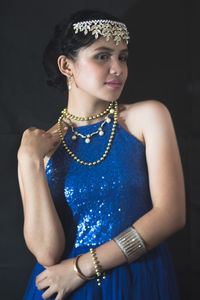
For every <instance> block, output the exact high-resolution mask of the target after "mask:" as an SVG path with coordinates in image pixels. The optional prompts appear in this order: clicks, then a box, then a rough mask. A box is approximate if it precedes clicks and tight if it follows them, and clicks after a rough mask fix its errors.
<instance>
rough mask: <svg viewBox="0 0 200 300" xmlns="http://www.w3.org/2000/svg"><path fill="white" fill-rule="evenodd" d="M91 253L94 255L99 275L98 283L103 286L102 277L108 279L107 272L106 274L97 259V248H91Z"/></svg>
mask: <svg viewBox="0 0 200 300" xmlns="http://www.w3.org/2000/svg"><path fill="white" fill-rule="evenodd" d="M90 254H91V256H92V261H93V264H94V268H95V272H96V275H97V284H98V286H101V277H102V278H103V279H106V274H105V272H103V271H102V268H101V266H100V263H99V261H98V259H97V255H96V250H95V249H93V248H90Z"/></svg>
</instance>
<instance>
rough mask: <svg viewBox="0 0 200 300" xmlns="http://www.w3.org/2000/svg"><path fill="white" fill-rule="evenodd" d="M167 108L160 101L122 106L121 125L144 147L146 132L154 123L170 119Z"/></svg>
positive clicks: (152, 100)
mask: <svg viewBox="0 0 200 300" xmlns="http://www.w3.org/2000/svg"><path fill="white" fill-rule="evenodd" d="M169 115H170V113H169V111H168V109H167V107H166V106H165V105H164V104H163V103H162V102H160V101H158V100H154V99H151V100H143V101H139V102H134V103H130V104H121V105H120V107H119V123H120V122H121V124H120V125H125V128H126V129H127V130H128V131H129V132H130V133H131V134H132V135H134V136H135V137H136V138H137V139H138V140H139V141H140V142H141V143H142V144H143V145H145V144H146V142H145V131H146V128H148V127H149V125H150V124H152V123H157V124H158V122H159V121H160V120H161V119H162V121H163V120H164V119H166V118H168V119H169Z"/></svg>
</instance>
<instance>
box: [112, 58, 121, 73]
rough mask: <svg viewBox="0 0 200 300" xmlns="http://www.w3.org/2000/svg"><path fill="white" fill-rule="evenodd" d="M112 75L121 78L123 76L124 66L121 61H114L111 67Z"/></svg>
mask: <svg viewBox="0 0 200 300" xmlns="http://www.w3.org/2000/svg"><path fill="white" fill-rule="evenodd" d="M110 74H113V75H116V76H119V75H121V74H122V66H121V63H120V61H119V60H118V61H113V62H112V64H111V66H110Z"/></svg>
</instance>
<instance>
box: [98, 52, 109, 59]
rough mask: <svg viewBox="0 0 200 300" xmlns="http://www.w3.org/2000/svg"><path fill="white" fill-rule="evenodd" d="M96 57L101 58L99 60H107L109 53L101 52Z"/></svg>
mask: <svg viewBox="0 0 200 300" xmlns="http://www.w3.org/2000/svg"><path fill="white" fill-rule="evenodd" d="M96 58H97V59H99V60H105V59H108V58H109V55H108V54H104V53H100V54H97V55H96Z"/></svg>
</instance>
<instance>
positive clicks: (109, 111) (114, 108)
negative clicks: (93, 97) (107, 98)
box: [57, 101, 118, 166]
mask: <svg viewBox="0 0 200 300" xmlns="http://www.w3.org/2000/svg"><path fill="white" fill-rule="evenodd" d="M111 115H113V126H112V130H111V134H110V138H109V140H108V144H107V147H106V149H105V152H104V154H103V155H102V156H101V157H100V158H99V159H98V160H97V161H93V162H87V161H84V160H82V159H81V158H78V157H77V156H76V155H75V154H74V153H73V152H72V151H71V150H70V149H69V147H68V146H67V144H66V142H65V139H64V137H63V134H62V130H61V122H62V121H64V120H63V119H66V121H65V122H66V123H67V124H68V125H69V126H70V127H71V129H72V132H73V135H72V140H73V141H76V140H77V138H78V137H81V138H83V139H84V140H85V142H86V143H87V144H89V143H90V142H91V138H92V137H93V136H94V135H96V134H99V136H103V135H104V131H103V127H104V125H105V124H106V123H110V122H111V121H112V119H111ZM117 115H118V103H117V101H113V102H111V103H110V104H109V106H108V107H107V108H106V109H105V110H104V111H103V112H101V113H99V114H97V115H94V116H90V117H77V116H74V115H72V114H70V113H69V112H68V111H67V109H66V108H65V109H63V110H62V112H61V116H60V117H59V119H58V123H57V126H58V133H59V136H60V139H61V142H62V144H63V146H64V148H65V150H66V151H67V153H68V154H69V155H70V156H71V157H73V159H75V160H76V161H77V162H78V163H80V164H82V165H85V166H93V165H96V164H99V163H100V162H102V161H103V160H104V159H105V158H106V157H107V155H108V152H109V151H110V148H111V144H112V141H113V138H114V135H115V130H116V125H117ZM102 116H105V119H104V121H103V122H102V124H101V125H100V127H99V128H98V129H97V130H96V131H94V132H92V133H90V134H87V135H84V134H81V133H79V132H78V131H76V130H75V129H74V126H73V123H72V121H71V120H77V121H89V120H94V119H97V118H100V117H102Z"/></svg>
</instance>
